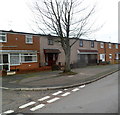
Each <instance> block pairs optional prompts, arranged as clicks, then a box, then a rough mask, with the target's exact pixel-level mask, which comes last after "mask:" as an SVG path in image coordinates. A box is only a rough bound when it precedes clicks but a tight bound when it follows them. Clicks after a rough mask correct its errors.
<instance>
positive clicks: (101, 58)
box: [100, 54, 105, 62]
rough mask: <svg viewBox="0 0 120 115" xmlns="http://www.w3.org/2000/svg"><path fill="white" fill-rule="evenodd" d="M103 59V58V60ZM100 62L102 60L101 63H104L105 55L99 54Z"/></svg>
mask: <svg viewBox="0 0 120 115" xmlns="http://www.w3.org/2000/svg"><path fill="white" fill-rule="evenodd" d="M103 57H104V58H103ZM100 60H102V62H104V61H105V54H100Z"/></svg>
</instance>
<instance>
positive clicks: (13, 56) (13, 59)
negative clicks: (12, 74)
mask: <svg viewBox="0 0 120 115" xmlns="http://www.w3.org/2000/svg"><path fill="white" fill-rule="evenodd" d="M10 64H11V65H19V64H20V59H19V55H18V54H10Z"/></svg>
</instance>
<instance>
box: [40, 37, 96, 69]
mask: <svg viewBox="0 0 120 115" xmlns="http://www.w3.org/2000/svg"><path fill="white" fill-rule="evenodd" d="M75 40H76V39H75V38H71V39H70V43H71V44H72V43H73V42H74V41H75ZM59 41H60V39H59V38H58V37H55V36H50V35H49V36H41V37H40V56H41V58H40V62H41V65H42V66H46V65H48V66H51V65H54V64H57V65H61V66H64V64H65V55H64V51H63V49H62V47H61V43H60V42H59ZM97 54H98V51H97V42H96V41H94V40H93V41H92V40H85V39H84V40H83V39H81V40H78V41H77V42H76V43H75V44H74V45H73V47H72V48H71V59H70V63H71V66H72V67H80V66H84V65H90V64H97Z"/></svg>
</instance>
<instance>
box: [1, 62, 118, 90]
mask: <svg viewBox="0 0 120 115" xmlns="http://www.w3.org/2000/svg"><path fill="white" fill-rule="evenodd" d="M119 67H120V64H119V65H118V64H114V65H113V64H112V65H111V64H110V65H96V66H87V67H83V68H77V69H72V71H73V72H76V73H77V74H75V75H65V76H64V75H61V74H60V72H61V71H45V72H36V73H27V74H16V75H11V76H4V77H3V78H2V87H1V88H2V89H10V90H50V89H60V88H70V87H75V86H80V85H85V84H88V83H91V82H94V81H96V80H99V79H101V78H103V77H106V76H108V75H110V74H112V73H114V72H116V71H118V70H120V68H119Z"/></svg>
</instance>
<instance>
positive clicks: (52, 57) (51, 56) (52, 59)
mask: <svg viewBox="0 0 120 115" xmlns="http://www.w3.org/2000/svg"><path fill="white" fill-rule="evenodd" d="M57 58H58V54H57V53H48V54H46V55H45V59H46V62H47V63H48V66H52V65H55V64H56V61H57Z"/></svg>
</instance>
